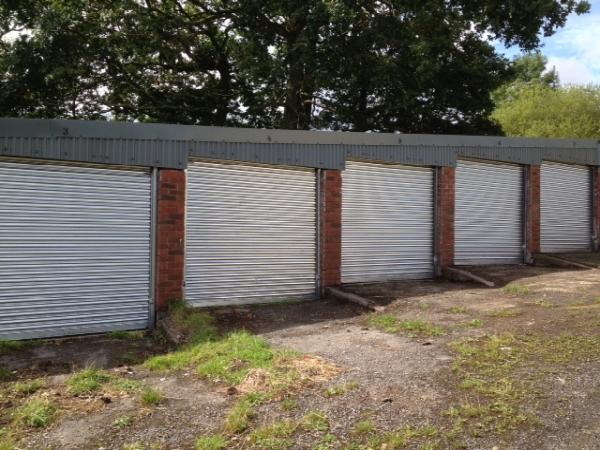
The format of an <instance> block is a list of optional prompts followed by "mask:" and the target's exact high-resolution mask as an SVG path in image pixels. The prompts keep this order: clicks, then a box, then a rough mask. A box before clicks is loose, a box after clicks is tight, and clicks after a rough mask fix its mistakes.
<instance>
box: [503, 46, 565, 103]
mask: <svg viewBox="0 0 600 450" xmlns="http://www.w3.org/2000/svg"><path fill="white" fill-rule="evenodd" d="M547 66H548V58H546V57H545V56H544V55H542V53H540V52H539V51H535V52H528V53H525V54H523V55H520V56H518V57H516V58H515V59H513V61H512V62H511V64H510V67H509V73H510V75H509V76H510V79H511V81H510V82H508V83H505V84H504V85H502V86H500V87H499V88H498V89H497V90H496V91H495V92H494V93H493V95H492V98H493V100H494V103H496V104H497V105H499V104H501V103H502V102H504V101H507V100H512V99H514V98H516V97H518V96H519V94H520V92H521V90H523V89H524V88H528V87H530V86H546V87H550V88H557V87H558V85H559V78H558V73H557V72H556V68H554V67H552V68H551V69H548V67H547Z"/></svg>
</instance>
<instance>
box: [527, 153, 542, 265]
mask: <svg viewBox="0 0 600 450" xmlns="http://www.w3.org/2000/svg"><path fill="white" fill-rule="evenodd" d="M525 170H526V172H527V176H526V178H527V186H526V189H527V191H526V193H525V195H526V202H527V214H526V217H525V242H526V249H525V262H527V263H530V262H531V261H532V255H533V254H535V253H539V252H540V248H541V247H540V227H541V212H540V200H541V198H540V195H541V187H540V166H539V165H530V166H525Z"/></svg>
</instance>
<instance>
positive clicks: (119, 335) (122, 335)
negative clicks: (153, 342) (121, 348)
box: [108, 330, 146, 341]
mask: <svg viewBox="0 0 600 450" xmlns="http://www.w3.org/2000/svg"><path fill="white" fill-rule="evenodd" d="M145 334H146V333H145V332H144V331H120V330H117V331H111V332H110V333H108V337H110V338H111V339H118V340H122V341H125V340H127V341H135V340H138V339H142V338H143V337H144V336H145Z"/></svg>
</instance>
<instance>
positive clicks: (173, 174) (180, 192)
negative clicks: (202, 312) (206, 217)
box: [155, 169, 185, 311]
mask: <svg viewBox="0 0 600 450" xmlns="http://www.w3.org/2000/svg"><path fill="white" fill-rule="evenodd" d="M184 236H185V172H184V171H183V170H167V169H161V170H159V172H158V186H157V217H156V298H155V305H156V310H157V311H164V310H166V309H167V307H168V305H169V302H172V301H175V300H182V299H183V280H184V248H185V242H184Z"/></svg>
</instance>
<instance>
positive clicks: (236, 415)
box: [224, 393, 265, 434]
mask: <svg viewBox="0 0 600 450" xmlns="http://www.w3.org/2000/svg"><path fill="white" fill-rule="evenodd" d="M264 400H265V396H264V394H259V393H254V394H246V395H244V396H243V397H242V398H241V399H240V400H238V401H237V403H236V404H235V405H234V406H233V408H231V411H229V414H228V415H227V419H226V420H225V426H224V428H225V431H227V432H228V433H233V434H237V433H242V432H243V431H246V430H247V429H248V428H249V427H250V421H251V420H252V419H253V418H254V417H255V412H254V408H255V407H256V406H258V405H260V404H261V403H262V402H263V401H264Z"/></svg>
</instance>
